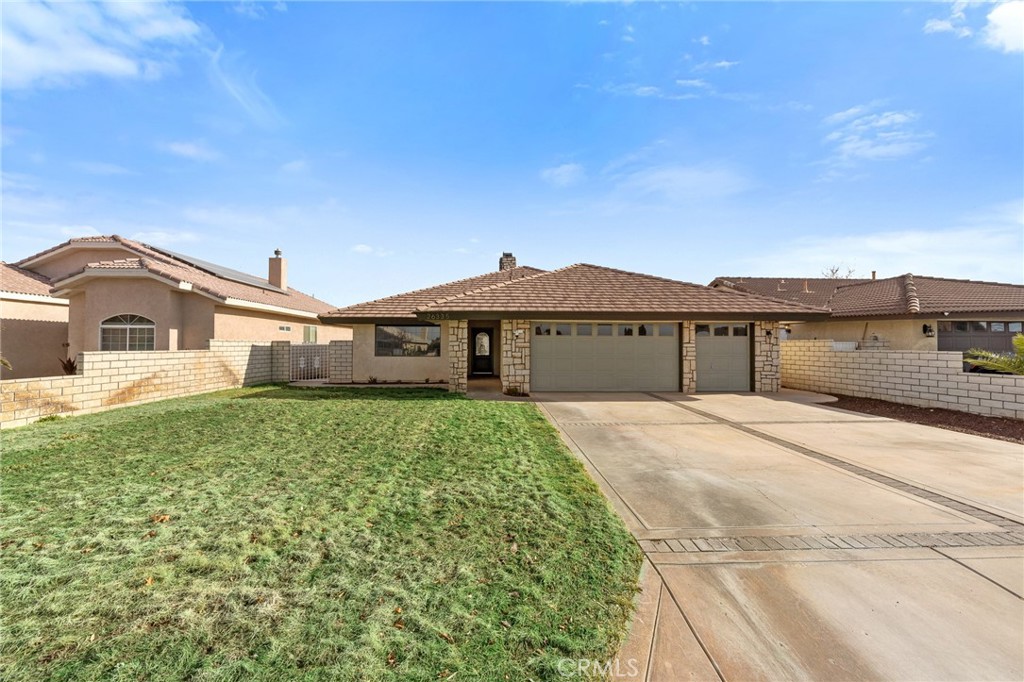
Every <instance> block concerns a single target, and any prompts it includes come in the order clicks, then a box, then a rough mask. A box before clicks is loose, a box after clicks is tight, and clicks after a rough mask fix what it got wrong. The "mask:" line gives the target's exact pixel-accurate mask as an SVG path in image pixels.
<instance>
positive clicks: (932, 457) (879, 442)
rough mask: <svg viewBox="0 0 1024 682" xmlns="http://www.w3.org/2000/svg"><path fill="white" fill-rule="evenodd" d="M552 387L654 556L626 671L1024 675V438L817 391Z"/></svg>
mask: <svg viewBox="0 0 1024 682" xmlns="http://www.w3.org/2000/svg"><path fill="white" fill-rule="evenodd" d="M534 400H535V401H536V402H537V404H538V405H539V406H540V408H541V409H542V411H544V412H545V413H546V414H547V416H548V417H549V418H550V419H551V421H552V422H553V423H554V424H555V425H556V427H557V428H558V429H559V430H560V431H561V433H562V435H563V438H564V439H565V441H566V442H567V443H568V444H569V446H570V448H571V449H573V450H574V451H575V452H576V453H577V455H578V456H580V458H581V459H582V460H583V462H584V464H585V466H586V467H587V468H588V470H589V471H590V473H591V475H593V476H594V478H595V480H597V481H598V482H599V484H600V485H601V486H602V488H603V490H604V492H605V494H606V495H607V496H608V498H609V499H610V500H611V502H612V504H613V505H614V507H615V508H616V510H617V511H618V512H619V514H620V515H621V516H622V518H623V519H624V520H625V522H626V524H627V526H628V527H629V528H630V530H631V531H632V532H633V534H634V535H635V536H636V538H637V540H638V541H639V542H640V545H641V547H642V548H643V549H644V552H645V554H646V559H645V561H644V567H643V573H642V592H641V594H640V596H639V598H638V603H637V612H636V615H635V618H634V621H633V625H632V629H631V632H630V636H629V639H628V641H627V643H626V645H625V646H624V648H623V649H622V651H621V652H620V653H619V656H618V665H617V666H615V667H613V668H612V669H617V670H619V671H621V673H622V674H621V677H620V679H639V680H647V681H651V682H661V681H675V680H685V679H700V680H752V679H773V680H774V679H787V680H789V679H817V680H825V679H827V680H861V679H863V680H879V679H904V680H926V679H927V680H1019V679H1024V448H1022V447H1021V446H1020V445H1015V444H1012V443H1004V442H1000V441H994V440H989V439H985V438H980V437H976V436H967V435H962V434H958V433H954V432H951V431H945V430H939V429H934V428H931V427H925V426H918V425H913V424H905V423H901V422H895V421H892V420H889V419H884V418H880V417H873V416H868V415H862V414H857V413H852V412H844V411H841V410H837V409H834V408H829V407H828V406H827V405H818V404H813V401H814V398H813V395H812V394H801V393H798V392H784V393H783V394H780V395H779V396H765V395H752V394H748V395H743V394H707V395H698V396H692V395H683V394H640V393H637V394H554V393H546V394H535V395H534ZM630 662H632V665H630V664H629V663H630ZM634 670H636V671H638V672H637V674H636V675H633V676H630V675H629V673H631V672H633V671H634Z"/></svg>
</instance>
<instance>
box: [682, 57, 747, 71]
mask: <svg viewBox="0 0 1024 682" xmlns="http://www.w3.org/2000/svg"><path fill="white" fill-rule="evenodd" d="M738 65H739V62H730V61H728V60H726V59H721V60H719V61H717V62H701V63H700V64H697V65H696V66H694V67H693V68H692V69H691V71H710V70H711V69H731V68H732V67H734V66H738Z"/></svg>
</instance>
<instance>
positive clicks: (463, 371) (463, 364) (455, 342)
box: [448, 320, 469, 393]
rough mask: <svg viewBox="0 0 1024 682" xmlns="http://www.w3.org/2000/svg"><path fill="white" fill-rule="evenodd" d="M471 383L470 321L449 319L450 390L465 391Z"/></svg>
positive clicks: (453, 391)
mask: <svg viewBox="0 0 1024 682" xmlns="http://www.w3.org/2000/svg"><path fill="white" fill-rule="evenodd" d="M468 383H469V322H468V321H467V320H449V321H448V391H449V392H451V393H465V392H466V389H467V388H468Z"/></svg>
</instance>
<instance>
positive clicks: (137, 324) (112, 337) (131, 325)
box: [100, 315, 156, 351]
mask: <svg viewBox="0 0 1024 682" xmlns="http://www.w3.org/2000/svg"><path fill="white" fill-rule="evenodd" d="M155 348H156V324H154V323H153V320H150V319H148V318H145V317H142V316H141V315H115V316H114V317H110V318H107V319H106V320H103V322H101V323H100V350H108V351H117V350H154V349H155Z"/></svg>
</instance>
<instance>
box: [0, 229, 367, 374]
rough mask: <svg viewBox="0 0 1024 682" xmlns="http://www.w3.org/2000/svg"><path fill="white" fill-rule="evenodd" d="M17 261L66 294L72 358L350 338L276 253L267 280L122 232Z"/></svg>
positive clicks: (56, 292) (57, 294) (325, 305)
mask: <svg viewBox="0 0 1024 682" xmlns="http://www.w3.org/2000/svg"><path fill="white" fill-rule="evenodd" d="M16 265H17V267H18V268H19V269H21V270H25V271H31V272H32V273H34V274H35V275H36V276H37V277H39V278H41V279H46V280H49V282H50V286H51V287H52V288H50V289H49V291H50V295H51V296H54V297H59V298H62V299H65V300H66V302H67V304H68V305H67V311H68V316H67V320H68V329H67V336H66V339H67V342H68V344H69V346H70V347H69V349H68V353H69V354H70V355H71V356H72V357H73V356H74V355H76V354H77V353H79V352H81V351H98V350H195V349H203V348H206V347H207V343H208V341H209V340H210V339H223V340H242V341H277V340H282V341H291V342H292V343H303V342H320V343H326V342H327V341H330V340H335V339H349V338H351V330H348V329H343V328H338V327H325V326H323V325H322V324H320V321H319V320H318V319H317V315H318V314H319V313H322V312H326V311H328V310H330V309H331V308H332V306H331V305H330V304H328V303H325V302H324V301H320V300H318V299H316V298H313V297H312V296H308V295H306V294H303V293H302V292H299V291H296V290H294V289H292V288H290V287H289V286H288V281H287V263H286V261H285V259H284V258H281V256H280V252H276V255H275V256H274V257H272V258H270V261H269V272H268V276H267V277H266V278H262V277H256V276H253V275H249V274H246V273H242V272H238V271H235V270H231V269H228V268H224V267H221V266H219V265H215V264H213V263H207V262H205V261H202V260H198V259H195V258H191V257H189V256H184V255H181V254H178V253H174V252H172V251H168V250H166V249H160V248H157V247H154V246H149V245H147V244H142V243H139V242H136V241H133V240H131V239H125V238H124V237H119V236H117V235H114V236H110V237H84V238H80V239H71V240H69V241H67V242H64V243H63V244H59V245H57V246H55V247H53V248H51V249H47V250H46V251H43V252H41V253H37V254H36V255H34V256H29V257H28V258H25V259H23V260H21V261H19V262H18V263H17V264H16ZM4 317H6V314H5V315H4ZM12 362H13V361H12ZM51 373H52V372H51Z"/></svg>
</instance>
